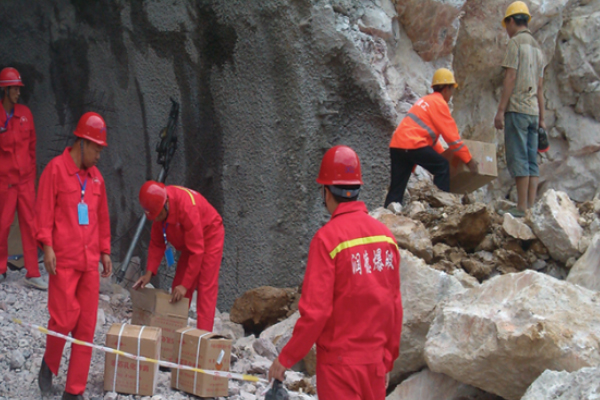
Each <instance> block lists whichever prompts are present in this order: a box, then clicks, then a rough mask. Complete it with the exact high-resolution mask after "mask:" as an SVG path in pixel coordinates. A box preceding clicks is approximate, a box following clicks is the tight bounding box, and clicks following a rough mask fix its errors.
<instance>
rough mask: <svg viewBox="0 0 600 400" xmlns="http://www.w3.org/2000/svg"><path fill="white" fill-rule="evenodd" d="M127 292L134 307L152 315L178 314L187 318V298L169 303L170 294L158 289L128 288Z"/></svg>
mask: <svg viewBox="0 0 600 400" xmlns="http://www.w3.org/2000/svg"><path fill="white" fill-rule="evenodd" d="M129 293H130V294H131V303H132V305H133V308H134V309H136V308H137V309H141V310H144V311H148V312H150V313H152V314H154V315H167V316H179V317H185V318H186V319H187V316H188V308H189V301H188V299H185V298H184V299H183V300H181V301H179V302H177V303H170V302H169V301H170V300H171V295H170V294H169V293H167V292H165V291H164V290H160V289H140V290H134V289H130V290H129Z"/></svg>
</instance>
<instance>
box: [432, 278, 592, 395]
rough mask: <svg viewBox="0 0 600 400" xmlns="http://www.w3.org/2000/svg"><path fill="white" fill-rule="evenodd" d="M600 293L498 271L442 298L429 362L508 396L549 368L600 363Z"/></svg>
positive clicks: (518, 392) (522, 389) (460, 378)
mask: <svg viewBox="0 0 600 400" xmlns="http://www.w3.org/2000/svg"><path fill="white" fill-rule="evenodd" d="M599 313H600V294H598V293H597V292H592V291H589V290H587V289H583V288H580V287H578V286H575V285H572V284H570V283H568V282H563V281H558V280H556V279H553V278H551V277H548V276H546V275H544V274H540V273H537V272H534V271H524V272H521V273H518V274H507V275H502V276H497V277H494V278H492V279H490V280H488V281H486V282H485V283H484V284H482V285H481V286H480V287H478V288H473V289H470V290H467V291H464V292H462V293H460V294H457V295H455V296H453V297H452V298H450V299H448V300H447V301H445V302H443V303H440V305H439V306H438V307H437V308H436V311H435V319H434V321H433V323H432V325H431V328H430V330H429V333H428V335H427V342H426V344H425V359H426V361H427V365H428V366H429V368H430V369H431V370H432V371H434V372H438V373H444V374H446V375H448V376H450V377H452V378H454V379H456V380H457V381H459V382H462V383H466V384H469V385H472V386H475V387H478V388H480V389H482V390H485V391H487V392H490V393H494V394H497V395H498V396H501V397H503V398H504V399H506V400H517V399H520V398H521V396H523V394H524V393H525V391H526V390H527V388H528V387H529V386H530V385H531V383H533V381H535V379H537V377H538V376H539V375H541V374H542V372H544V370H546V369H559V370H565V371H575V370H577V369H579V368H583V367H588V366H596V365H599V364H600V349H598V347H597V341H598V338H597V332H598V331H599V330H600V320H599V319H598V318H597V315H598V314H599Z"/></svg>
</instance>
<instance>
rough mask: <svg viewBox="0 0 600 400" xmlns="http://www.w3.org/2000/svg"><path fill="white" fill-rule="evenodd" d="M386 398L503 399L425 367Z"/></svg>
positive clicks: (403, 399) (424, 399)
mask: <svg viewBox="0 0 600 400" xmlns="http://www.w3.org/2000/svg"><path fill="white" fill-rule="evenodd" d="M386 400H502V398H500V397H498V396H495V395H493V394H489V393H486V392H484V391H482V390H480V389H477V388H475V387H473V386H469V385H465V384H464V383H460V382H458V381H455V380H454V379H452V378H450V377H449V376H446V375H444V374H437V373H435V372H432V371H430V370H429V369H427V368H425V369H424V370H422V371H420V372H418V373H416V374H414V375H411V376H410V377H409V378H408V379H406V380H405V381H403V382H402V383H401V384H400V385H398V387H396V389H395V390H394V391H393V392H392V393H391V394H390V395H389V396H387V397H386Z"/></svg>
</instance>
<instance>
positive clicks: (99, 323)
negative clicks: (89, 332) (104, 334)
mask: <svg viewBox="0 0 600 400" xmlns="http://www.w3.org/2000/svg"><path fill="white" fill-rule="evenodd" d="M105 323H106V315H105V314H104V310H103V309H101V308H99V309H98V315H97V317H96V330H98V329H100V330H102V329H103V327H104V324H105Z"/></svg>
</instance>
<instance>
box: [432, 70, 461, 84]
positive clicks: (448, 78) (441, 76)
mask: <svg viewBox="0 0 600 400" xmlns="http://www.w3.org/2000/svg"><path fill="white" fill-rule="evenodd" d="M437 85H454V87H458V84H457V83H456V81H455V80H454V74H453V73H452V71H450V70H449V69H448V68H440V69H438V70H437V71H435V74H433V79H432V81H431V87H434V86H437Z"/></svg>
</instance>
